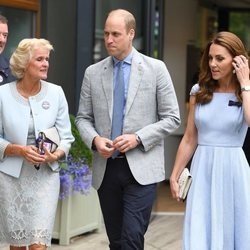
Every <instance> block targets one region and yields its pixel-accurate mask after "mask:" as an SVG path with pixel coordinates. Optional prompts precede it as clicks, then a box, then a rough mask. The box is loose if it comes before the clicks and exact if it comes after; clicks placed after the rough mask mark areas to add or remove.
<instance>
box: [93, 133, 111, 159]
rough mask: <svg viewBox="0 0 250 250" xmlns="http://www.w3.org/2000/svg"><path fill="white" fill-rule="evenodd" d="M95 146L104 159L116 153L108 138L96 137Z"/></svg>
mask: <svg viewBox="0 0 250 250" xmlns="http://www.w3.org/2000/svg"><path fill="white" fill-rule="evenodd" d="M93 143H94V145H95V146H96V149H97V151H98V152H99V154H100V155H102V156H103V157H104V158H109V157H111V156H112V154H113V153H114V151H115V148H114V146H113V142H112V141H111V140H109V139H107V138H104V137H101V136H96V137H95V138H94V141H93Z"/></svg>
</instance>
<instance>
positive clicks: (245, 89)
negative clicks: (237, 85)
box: [241, 85, 250, 91]
mask: <svg viewBox="0 0 250 250" xmlns="http://www.w3.org/2000/svg"><path fill="white" fill-rule="evenodd" d="M241 91H250V85H246V86H242V87H241Z"/></svg>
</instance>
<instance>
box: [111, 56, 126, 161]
mask: <svg viewBox="0 0 250 250" xmlns="http://www.w3.org/2000/svg"><path fill="white" fill-rule="evenodd" d="M122 65H123V61H121V62H118V63H117V67H118V68H117V75H116V79H115V87H114V98H113V118H112V131H111V139H112V140H114V139H115V138H116V137H117V136H119V135H121V134H122V127H123V112H124V105H125V86H124V75H123V68H122ZM118 153H119V152H118V151H116V152H114V154H113V155H112V158H115V157H116V156H117V155H118Z"/></svg>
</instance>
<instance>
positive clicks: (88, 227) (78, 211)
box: [53, 115, 101, 245]
mask: <svg viewBox="0 0 250 250" xmlns="http://www.w3.org/2000/svg"><path fill="white" fill-rule="evenodd" d="M70 121H71V129H72V134H73V136H74V137H75V141H74V143H73V144H72V146H71V149H70V151H69V155H68V157H67V159H66V160H65V161H62V162H61V163H60V164H61V170H60V194H59V202H58V206H57V213H56V219H55V224H54V231H53V239H58V240H59V244H60V245H68V244H69V243H70V238H71V237H73V236H76V235H80V234H83V233H86V232H89V231H93V230H98V229H99V228H100V225H101V211H100V205H99V200H98V196H97V192H96V191H95V190H94V189H93V188H92V187H91V178H92V174H91V164H92V152H91V150H89V149H88V147H87V146H86V145H85V143H84V142H83V141H82V139H81V136H80V134H79V132H78V130H77V127H76V125H75V117H74V116H73V115H70Z"/></svg>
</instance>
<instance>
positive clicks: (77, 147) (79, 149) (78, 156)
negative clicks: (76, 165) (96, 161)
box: [69, 114, 92, 166]
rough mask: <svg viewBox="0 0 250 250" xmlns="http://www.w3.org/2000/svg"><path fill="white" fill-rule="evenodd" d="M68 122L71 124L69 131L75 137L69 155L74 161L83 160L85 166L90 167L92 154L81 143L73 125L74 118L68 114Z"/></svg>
mask: <svg viewBox="0 0 250 250" xmlns="http://www.w3.org/2000/svg"><path fill="white" fill-rule="evenodd" d="M70 122H71V131H72V134H73V136H74V137H75V141H74V142H73V144H72V146H71V149H70V151H69V153H70V154H71V155H72V157H73V159H74V160H75V161H76V160H82V159H84V160H85V164H87V165H88V166H91V165H92V152H91V150H90V149H89V148H88V147H87V146H86V144H85V143H84V142H83V140H82V138H81V136H80V133H79V131H78V129H77V127H76V125H75V117H74V116H73V115H71V114H70Z"/></svg>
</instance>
